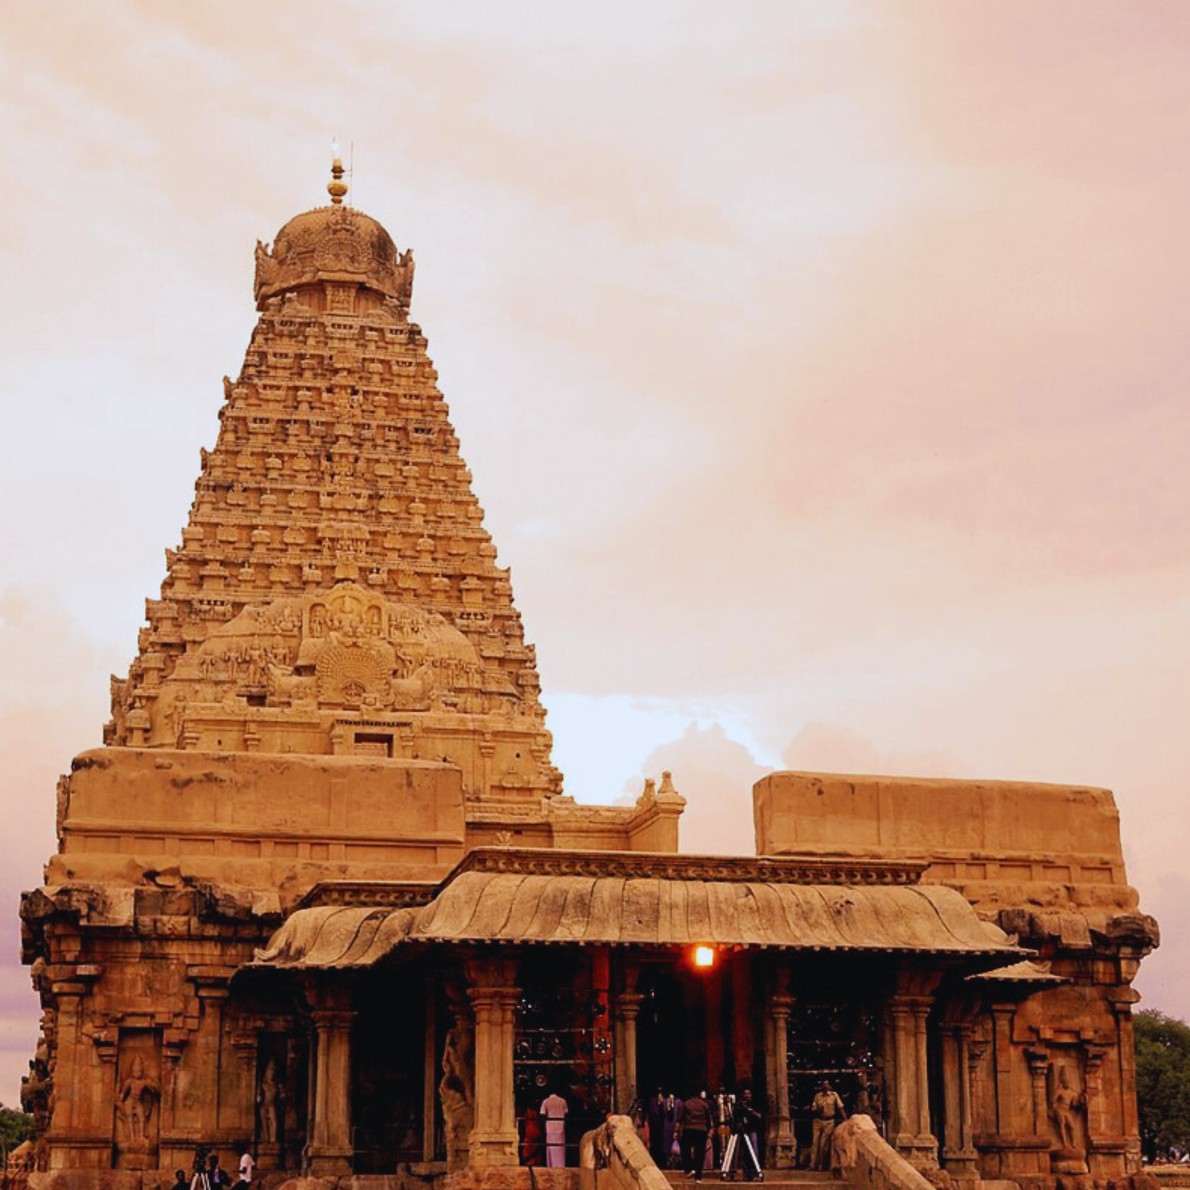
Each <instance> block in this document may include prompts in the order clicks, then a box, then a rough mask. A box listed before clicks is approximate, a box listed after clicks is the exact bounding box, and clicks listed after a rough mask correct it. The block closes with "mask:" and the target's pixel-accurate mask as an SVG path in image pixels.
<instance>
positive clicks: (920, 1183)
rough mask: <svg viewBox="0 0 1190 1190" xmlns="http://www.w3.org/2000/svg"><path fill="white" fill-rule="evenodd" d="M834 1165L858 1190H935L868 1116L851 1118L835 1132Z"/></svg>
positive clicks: (832, 1150) (833, 1141)
mask: <svg viewBox="0 0 1190 1190" xmlns="http://www.w3.org/2000/svg"><path fill="white" fill-rule="evenodd" d="M831 1165H832V1166H837V1167H838V1169H839V1171H840V1173H842V1175H843V1177H844V1178H846V1179H847V1181H848V1182H850V1183H851V1185H852V1186H854V1187H855V1190H934V1187H933V1186H932V1185H931V1184H930V1182H929V1181H928V1180H927V1179H926V1178H925V1177H924V1175H922V1174H921V1173H920V1172H919V1171H918V1170H916V1169H914V1168H913V1166H912V1165H910V1164H909V1162H908V1161H906V1160H905V1158H904V1157H902V1156H901V1154H900V1153H898V1152H897V1151H896V1149H894V1148H893V1147H892V1145H890V1144H889V1143H888V1141H886V1140H885V1139H884V1138H883V1137H882V1136H881V1135H880V1133H879V1132H877V1131H876V1125H875V1124H873V1123H872V1120H871V1117H869V1116H859V1115H857V1116H852V1117H851V1118H850V1119H848V1120H844V1122H843V1123H842V1124H840V1125H839V1126H838V1127H837V1128H836V1129H835V1134H834V1136H833V1137H832V1138H831Z"/></svg>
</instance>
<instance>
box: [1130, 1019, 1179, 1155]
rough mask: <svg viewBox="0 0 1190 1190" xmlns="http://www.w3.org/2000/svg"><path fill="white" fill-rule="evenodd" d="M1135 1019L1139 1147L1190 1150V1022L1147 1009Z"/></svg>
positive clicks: (1162, 1151) (1145, 1150)
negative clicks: (1189, 1023)
mask: <svg viewBox="0 0 1190 1190" xmlns="http://www.w3.org/2000/svg"><path fill="white" fill-rule="evenodd" d="M1133 1023H1134V1028H1135V1034H1136V1098H1137V1104H1138V1106H1139V1108H1140V1147H1141V1152H1142V1153H1143V1155H1144V1157H1145V1160H1146V1161H1176V1160H1178V1159H1180V1158H1181V1157H1183V1156H1185V1154H1187V1153H1190V1025H1187V1024H1186V1023H1185V1022H1184V1021H1179V1020H1176V1019H1175V1018H1174V1017H1169V1016H1165V1015H1164V1014H1163V1013H1160V1012H1154V1011H1152V1010H1150V1009H1146V1010H1145V1011H1144V1012H1138V1013H1137V1014H1136V1016H1135V1017H1134V1018H1133Z"/></svg>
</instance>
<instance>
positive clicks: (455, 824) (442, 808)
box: [47, 748, 465, 900]
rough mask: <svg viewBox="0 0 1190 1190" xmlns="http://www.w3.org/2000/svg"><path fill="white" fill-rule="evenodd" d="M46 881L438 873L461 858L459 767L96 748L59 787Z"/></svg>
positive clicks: (297, 888)
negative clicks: (153, 873) (170, 871)
mask: <svg viewBox="0 0 1190 1190" xmlns="http://www.w3.org/2000/svg"><path fill="white" fill-rule="evenodd" d="M62 798H63V806H62V810H63V817H62V822H61V837H62V845H61V851H60V853H59V854H58V855H56V856H54V858H53V859H52V860H51V861H50V864H49V867H48V870H47V883H49V884H51V885H52V884H61V883H65V882H67V881H69V880H98V879H104V880H109V879H114V880H120V879H129V878H131V879H133V880H136V879H139V878H140V875H141V873H143V872H144V871H146V870H149V869H154V868H156V869H160V868H165V867H169V866H175V867H178V869H179V871H180V872H181V873H182V874H184V875H187V876H193V877H197V878H202V879H217V880H219V881H221V882H223V883H229V884H239V885H244V886H251V887H256V888H260V889H272V890H277V891H279V892H280V894H281V895H282V896H284V897H286V898H287V899H289V900H292V899H293V898H295V897H296V896H298V895H300V894H301V893H302V892H304V891H306V889H308V888H309V887H310V886H311V885H312V884H314V883H315V882H316V881H317V880H320V879H333V878H343V879H364V878H369V877H370V878H372V879H387V880H394V879H406V880H436V879H440V878H441V877H442V876H443V875H445V873H446V872H447V871H449V870H450V868H451V867H452V866H453V865H454V864H455V863H457V862H458V860H459V859H461V858H462V855H463V837H464V830H465V827H464V815H463V790H462V780H461V773H460V771H459V769H458V768H456V767H453V766H450V765H444V764H431V763H429V762H426V761H399V760H391V761H372V760H367V759H363V758H356V757H317V758H316V757H309V756H283V755H276V754H272V755H270V754H263V753H261V754H246V753H209V752H182V751H176V750H167V749H130V748H101V749H95V750H94V751H91V752H85V753H83V755H82V756H79V757H78V758H77V759H76V760H75V762H74V767H73V771H72V773H71V775H70V776H69V777H68V778H67V779H66V782H65V786H64V789H63V794H62Z"/></svg>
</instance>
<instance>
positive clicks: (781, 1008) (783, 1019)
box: [765, 991, 797, 1169]
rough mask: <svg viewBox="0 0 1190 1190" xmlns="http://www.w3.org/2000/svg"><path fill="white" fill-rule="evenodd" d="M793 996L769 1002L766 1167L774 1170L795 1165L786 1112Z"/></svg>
mask: <svg viewBox="0 0 1190 1190" xmlns="http://www.w3.org/2000/svg"><path fill="white" fill-rule="evenodd" d="M792 1010H793V997H792V996H791V995H790V994H789V993H788V992H783V991H779V992H776V993H774V995H773V996H772V997H771V998H770V999H769V1029H768V1033H769V1037H770V1039H771V1043H770V1046H769V1053H767V1054H765V1064H766V1065H767V1066H768V1067H769V1069H770V1070H771V1071H772V1074H771V1075H770V1077H769V1079H768V1083H769V1085H770V1087H771V1088H772V1092H771V1093H772V1096H773V1098H772V1100H771V1102H770V1105H769V1124H768V1164H769V1165H771V1166H772V1167H773V1168H774V1169H792V1168H793V1167H794V1165H795V1164H796V1163H797V1142H796V1140H795V1139H794V1135H793V1122H792V1120H791V1118H790V1113H789V1014H790V1012H791V1011H792Z"/></svg>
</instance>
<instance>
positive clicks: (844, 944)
mask: <svg viewBox="0 0 1190 1190" xmlns="http://www.w3.org/2000/svg"><path fill="white" fill-rule="evenodd" d="M642 858H644V857H642ZM509 866H512V867H514V868H515V867H516V865H515V864H514V865H502V866H501V865H496V866H495V870H486V869H485V867H484V866H483V865H478V866H475V865H472V866H471V867H470V868H468V866H467V865H466V864H464V865H462V866H461V868H460V869H456V872H455V873H454V874H452V875H451V876H450V877H448V878H447V880H446V882H445V883H444V884H443V885H442V886H440V888H439V890H438V892H437V895H435V896H433V897H432V898H431V899H428V900H427V901H426V903H424V904H421V905H413V906H410V905H404V906H400V907H395V908H394V907H392V906H379V907H377V906H360V905H358V904H357V905H320V906H316V907H313V908H306V909H299V910H298V911H297V912H295V913H294V914H293V915H292V916H291V917H290V918H289V919H288V920H287V921H286V922H285V924H284V925H283V926H281V928H280V929H279V930H278V931H277V932H276V933H275V934H274V935H273V937H272V939H271V940H270V942H269V945H268V946H267V947H266V948H265V949H264V950H261V951H258V952H257V954H256V958H255V961H254V962H253V963H252V964H251V966H252V967H254V968H262V967H263V968H307V969H309V968H350V967H367V966H371V965H372V964H373V963H376V962H377V961H378V960H380V959H381V958H383V957H384V956H385V955H387V954H389V953H391V952H392V951H394V950H396V949H397V948H399V947H402V946H408V945H414V944H419V943H420V944H452V943H453V944H462V945H475V944H483V943H501V944H506V945H511V944H516V945H566V944H569V945H596V944H598V945H612V946H629V945H632V946H660V947H666V946H685V945H689V944H692V943H709V944H712V945H724V946H743V947H761V948H775V949H782V950H811V951H873V952H885V953H902V954H935V955H955V956H966V957H975V956H988V957H989V958H993V959H995V960H996V965H999V966H1004V965H1005V964H1006V963H1008V962H1012V961H1014V960H1016V959H1019V958H1021V957H1023V956H1024V955H1025V954H1026V953H1028V952H1026V951H1023V950H1021V949H1020V948H1019V947H1017V946H1015V945H1014V944H1013V941H1012V940H1011V939H1010V938H1009V937H1008V935H1006V934H1005V933H1004V932H1003V931H1002V930H1000V929H999V928H998V927H996V926H994V925H991V924H990V923H988V922H984V921H981V920H980V919H979V918H978V917H977V916H976V914H975V911H974V910H973V909H972V908H971V906H970V904H968V902H967V901H966V900H965V899H964V898H963V897H962V896H961V895H960V894H959V893H957V892H955V891H954V890H952V889H948V888H944V887H942V886H940V885H920V884H896V885H876V886H872V885H865V886H853V885H848V884H825V883H821V884H820V883H815V884H802V883H792V882H787V881H783V880H781V879H780V874H779V873H774V875H777V877H778V878H777V879H774V880H765V879H757V878H748V877H753V876H760V875H762V872H759V871H757V870H756V869H755V868H754V867H753V868H743V869H741V871H740V876H741V877H742V878H737V879H730V878H728V879H697V878H692V877H683V876H681V875H679V874H677V873H676V872H675V873H673V874H667V875H664V876H651V875H647V874H644V873H641V874H634V873H632V872H631V871H630V870H629V871H626V872H619V873H617V872H616V871H615V870H614V869H613V870H602V871H601V870H600V869H599V867H598V866H594V870H592V871H590V872H588V873H583V872H581V871H575V870H573V869H574V868H575V867H576V865H573V864H572V865H570V867H571V869H572V870H570V871H565V872H549V871H540V870H511V871H510V870H506V869H507V867H509ZM526 866H527V867H529V868H535V867H536V868H540V867H541V865H540V864H535V865H526ZM718 874H719V875H723V874H724V873H722V872H720V873H718ZM726 874H727V875H730V872H728V873H726Z"/></svg>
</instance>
